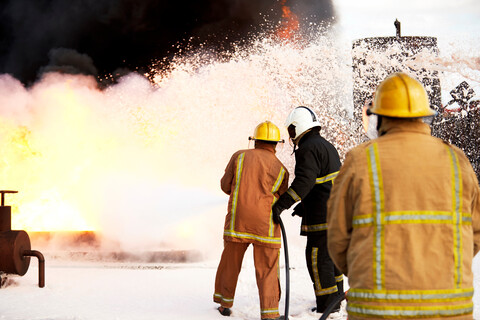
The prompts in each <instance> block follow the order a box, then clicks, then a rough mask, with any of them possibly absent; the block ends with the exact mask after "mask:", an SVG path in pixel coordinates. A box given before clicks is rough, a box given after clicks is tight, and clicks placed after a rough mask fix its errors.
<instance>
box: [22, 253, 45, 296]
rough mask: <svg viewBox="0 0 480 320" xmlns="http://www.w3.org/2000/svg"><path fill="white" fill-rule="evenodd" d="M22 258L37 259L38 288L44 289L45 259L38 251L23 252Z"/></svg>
mask: <svg viewBox="0 0 480 320" xmlns="http://www.w3.org/2000/svg"><path fill="white" fill-rule="evenodd" d="M23 256H24V257H37V259H38V286H39V287H40V288H43V287H45V258H44V257H43V254H42V253H41V252H40V251H37V250H25V251H24V252H23Z"/></svg>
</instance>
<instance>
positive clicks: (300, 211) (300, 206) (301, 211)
mask: <svg viewBox="0 0 480 320" xmlns="http://www.w3.org/2000/svg"><path fill="white" fill-rule="evenodd" d="M304 213H305V210H304V209H303V204H302V203H299V204H297V205H296V206H295V208H293V212H292V217H295V216H299V217H301V218H303V215H304Z"/></svg>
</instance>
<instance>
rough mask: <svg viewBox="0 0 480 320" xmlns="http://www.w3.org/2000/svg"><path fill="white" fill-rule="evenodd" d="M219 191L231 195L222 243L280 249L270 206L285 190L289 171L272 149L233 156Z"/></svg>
mask: <svg viewBox="0 0 480 320" xmlns="http://www.w3.org/2000/svg"><path fill="white" fill-rule="evenodd" d="M221 187H222V190H223V191H224V192H225V193H227V194H229V195H230V199H229V201H228V213H227V216H226V218H225V228H224V233H223V234H224V239H225V240H226V241H236V242H248V243H256V244H261V245H264V246H269V247H274V248H279V247H280V245H281V238H280V227H279V226H278V225H277V224H275V223H274V222H273V219H272V205H273V203H274V201H276V199H278V197H279V196H280V194H282V193H284V192H285V191H286V190H287V187H288V171H287V169H286V168H285V166H283V164H282V163H281V162H280V160H278V158H277V157H276V156H275V150H274V146H273V145H268V144H260V145H258V144H257V147H256V149H249V150H240V151H237V152H236V153H234V154H233V156H232V157H231V159H230V162H229V163H228V165H227V168H226V169H225V174H224V176H223V177H222V180H221Z"/></svg>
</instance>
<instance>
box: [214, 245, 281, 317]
mask: <svg viewBox="0 0 480 320" xmlns="http://www.w3.org/2000/svg"><path fill="white" fill-rule="evenodd" d="M249 245H250V243H241V242H232V241H224V248H223V253H222V258H221V259H220V263H219V265H218V269H217V275H216V277H215V293H214V295H213V301H214V302H217V303H219V304H220V305H221V306H222V307H224V308H231V307H232V306H233V300H234V296H235V289H236V287H237V280H238V275H239V273H240V270H241V268H242V261H243V256H244V254H245V251H246V250H247V248H248V246H249ZM279 255H280V249H279V248H270V247H265V246H260V245H258V244H253V258H254V263H255V276H256V280H257V287H258V294H259V296H260V315H261V318H262V319H268V318H276V317H279V316H280V314H279V312H278V303H279V301H280V280H279Z"/></svg>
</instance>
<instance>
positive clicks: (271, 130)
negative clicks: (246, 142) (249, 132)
mask: <svg viewBox="0 0 480 320" xmlns="http://www.w3.org/2000/svg"><path fill="white" fill-rule="evenodd" d="M249 139H250V140H260V141H270V142H284V141H283V140H281V139H280V130H279V129H278V127H277V126H276V125H274V124H273V123H272V122H270V121H268V120H267V121H265V122H262V123H260V124H259V125H258V126H257V127H256V128H255V131H254V132H253V137H249Z"/></svg>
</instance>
